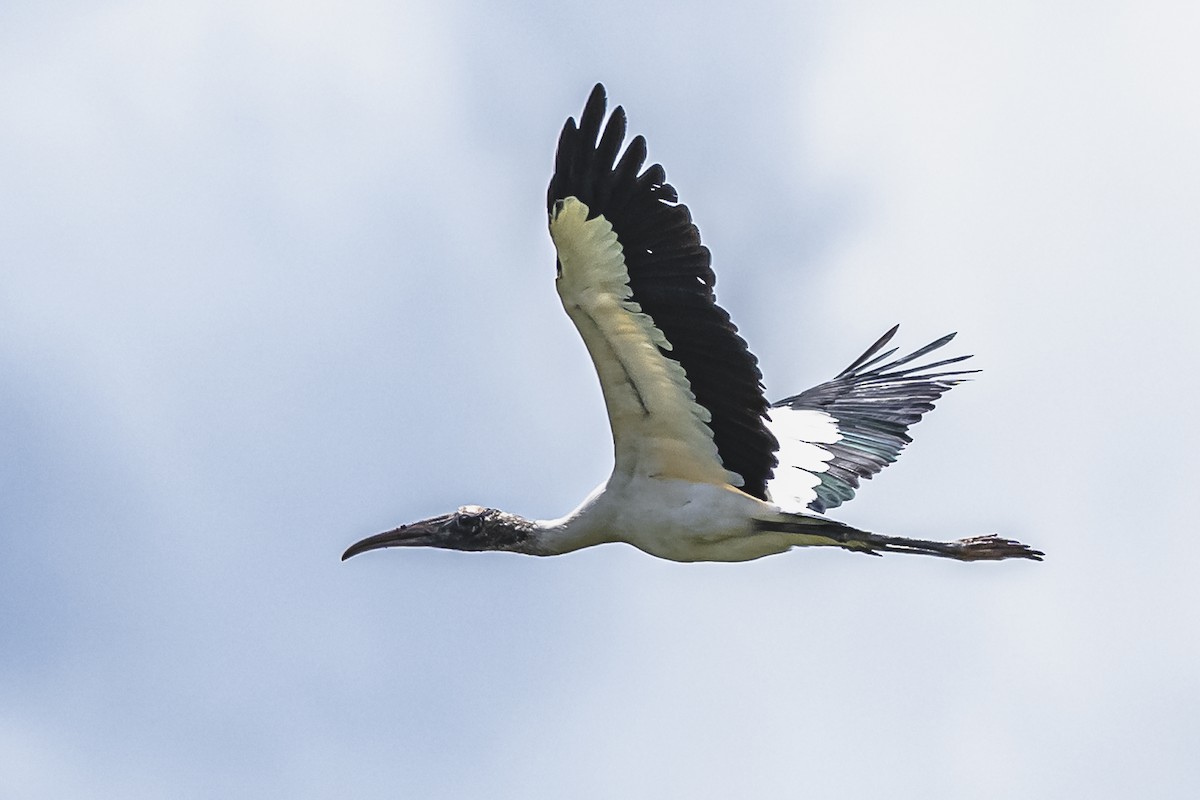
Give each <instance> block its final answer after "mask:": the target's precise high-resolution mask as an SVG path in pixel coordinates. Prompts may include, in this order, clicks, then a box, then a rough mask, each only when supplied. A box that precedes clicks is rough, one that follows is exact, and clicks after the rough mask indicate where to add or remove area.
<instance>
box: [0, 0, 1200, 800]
mask: <svg viewBox="0 0 1200 800" xmlns="http://www.w3.org/2000/svg"><path fill="white" fill-rule="evenodd" d="M1198 36H1200V11H1197V7H1195V6H1193V5H1190V4H1186V3H1168V2H1153V1H1151V2H1138V3H1133V2H1099V3H1086V4H1085V3H1069V2H1053V3H1033V2H1022V1H1021V0H1018V1H1017V2H1009V3H979V4H962V3H945V2H918V3H906V4H902V6H901V5H898V4H892V3H871V2H851V3H761V2H754V1H753V0H749V1H748V2H743V3H738V4H736V5H735V4H704V3H680V2H676V3H662V4H651V5H646V4H642V3H634V2H623V1H622V0H617V2H613V3H607V4H603V5H600V6H597V5H595V4H575V3H538V2H525V3H516V4H511V5H503V4H483V3H469V2H437V3H432V2H430V3H420V2H413V3H398V4H390V3H381V2H368V1H367V0H343V1H342V2H339V3H326V2H303V1H301V2H286V3H285V2H271V1H268V0H242V1H241V2H237V3H233V2H224V3H223V2H209V3H203V2H194V1H192V0H184V1H183V2H177V3H171V4H162V3H155V2H149V0H126V1H125V2H93V3H69V2H68V3H23V2H15V3H14V2H10V3H5V4H4V5H3V6H2V7H0V795H2V796H4V797H13V798H35V799H36V798H62V797H71V798H80V799H81V800H86V799H87V798H110V797H122V798H130V799H134V800H136V799H139V798H161V797H172V798H181V799H184V800H186V799H187V798H208V797H217V796H220V797H230V798H259V797H290V798H326V797H356V798H367V799H369V798H395V797H428V798H438V797H446V798H467V797H480V798H483V797H486V798H529V797H573V798H608V797H623V798H659V797H691V798H726V797H733V796H743V797H757V798H792V797H798V796H810V797H828V798H837V797H845V798H859V797H888V798H929V797H969V798H1012V797H1022V798H1061V797H1089V798H1127V797H1156V798H1176V797H1178V798H1191V797H1195V796H1197V795H1200V767H1198V766H1197V762H1196V758H1195V749H1196V743H1197V742H1198V741H1200V636H1197V635H1196V631H1197V630H1200V583H1198V582H1197V581H1196V580H1195V578H1194V576H1195V574H1196V571H1197V566H1200V564H1198V558H1197V554H1196V548H1195V546H1194V542H1193V540H1194V536H1195V530H1194V528H1195V517H1194V512H1193V510H1192V505H1193V504H1192V503H1191V500H1192V499H1193V497H1192V496H1191V495H1190V491H1192V490H1193V488H1192V487H1193V485H1194V482H1195V477H1196V475H1197V474H1200V463H1198V461H1200V459H1198V457H1197V453H1198V452H1200V426H1198V425H1197V423H1196V422H1195V414H1194V409H1193V398H1194V397H1195V396H1196V395H1197V394H1198V393H1200V378H1198V377H1197V372H1196V370H1195V368H1194V367H1195V364H1196V363H1197V360H1198V356H1200V353H1198V349H1200V348H1198V346H1197V338H1198V334H1200V322H1198V320H1197V316H1196V303H1197V298H1200V278H1198V277H1197V266H1198V265H1200V264H1198V258H1200V256H1198V254H1200V225H1197V223H1196V220H1197V218H1198V214H1200V148H1197V147H1196V143H1197V142H1198V141H1200V106H1198V105H1197V104H1196V102H1195V98H1196V97H1197V96H1198V94H1200V50H1197V48H1196V47H1195V41H1196V39H1197V37H1198ZM596 81H603V82H604V83H605V84H606V86H607V87H608V90H609V93H610V97H611V99H612V102H614V103H620V104H622V105H624V107H625V108H626V110H627V112H628V114H629V118H630V128H631V132H637V133H642V134H644V135H645V136H646V137H647V139H648V141H649V148H650V158H651V159H652V160H654V161H661V162H662V163H663V164H664V166H665V167H666V169H667V174H668V178H669V179H670V181H671V183H672V184H673V185H675V186H676V188H677V189H678V190H679V192H680V195H681V199H682V201H683V202H685V203H687V204H688V205H689V207H690V208H691V209H692V212H693V215H694V217H695V219H696V221H697V224H698V225H699V227H700V230H701V232H702V234H703V236H704V239H705V242H706V244H707V245H708V246H709V247H710V248H711V249H712V251H713V254H714V266H715V268H716V270H717V274H718V276H719V281H718V285H717V292H718V297H719V298H720V301H721V303H722V305H724V306H725V307H726V308H727V309H728V310H729V311H730V313H731V314H732V315H733V318H734V320H735V321H736V322H737V323H738V325H739V326H740V328H741V331H742V333H743V334H744V336H745V337H746V339H747V340H748V341H749V342H750V344H751V346H752V348H753V349H754V351H755V352H756V353H757V355H758V356H759V359H760V363H761V364H762V366H763V370H764V374H765V382H766V385H767V389H768V394H769V395H770V396H771V397H774V398H778V397H782V396H785V395H788V394H793V393H795V392H798V391H800V390H802V389H804V388H806V387H808V386H811V385H813V384H815V383H818V382H820V381H822V380H825V379H827V378H829V377H831V376H832V375H833V374H835V373H836V372H838V371H839V370H840V369H841V368H842V367H844V366H845V365H846V364H848V363H849V362H850V361H852V360H853V359H854V358H855V357H856V356H857V355H858V354H859V353H860V352H861V351H862V350H863V349H865V347H866V346H867V345H869V344H870V343H871V342H872V341H874V339H875V338H876V337H877V336H878V335H879V334H881V333H882V332H883V331H884V330H886V329H887V328H888V327H890V326H891V325H892V324H894V323H901V325H902V327H901V333H900V337H901V338H900V340H899V344H900V345H901V346H907V347H916V346H919V345H922V344H924V343H926V342H927V341H930V340H932V339H934V338H936V337H937V336H940V335H941V334H943V333H946V332H948V331H951V330H957V331H959V337H958V338H957V339H956V340H955V342H954V345H953V347H954V348H955V350H956V352H969V353H974V354H975V355H976V361H977V362H978V363H977V366H979V367H981V368H983V369H984V372H983V373H982V374H981V375H980V376H978V378H977V380H975V381H972V382H971V383H969V384H966V385H964V386H962V387H959V388H956V389H955V390H954V391H953V392H951V393H950V394H949V395H947V396H946V397H945V398H943V400H942V401H941V402H940V403H939V406H938V408H937V410H936V411H935V412H934V413H933V414H931V415H930V416H929V417H927V418H926V420H925V421H923V422H922V423H921V424H920V425H919V426H917V427H916V428H915V429H914V430H913V433H914V435H915V443H914V444H913V445H912V446H911V447H910V448H909V449H908V450H907V451H906V452H905V453H904V455H903V457H902V459H901V460H900V462H899V464H898V465H896V466H894V467H892V468H891V469H888V470H886V471H885V472H884V473H883V474H882V475H880V476H878V477H877V478H876V479H875V480H873V481H871V482H870V483H868V484H866V485H865V486H864V487H863V489H862V490H861V491H860V492H859V494H858V497H857V498H856V499H855V501H854V502H852V503H850V504H848V505H846V506H843V507H842V508H840V509H838V510H837V512H836V514H835V516H836V517H837V518H840V519H843V520H845V521H847V522H850V523H852V524H855V525H858V526H860V527H865V528H868V529H871V530H877V531H880V532H885V533H893V534H897V535H908V536H920V537H935V538H956V537H959V536H962V535H968V534H975V533H983V532H989V531H998V532H1000V533H1003V534H1005V535H1008V536H1012V537H1014V538H1019V539H1021V540H1023V541H1026V542H1028V543H1030V544H1033V545H1034V546H1036V547H1039V548H1040V549H1042V550H1045V551H1046V553H1047V558H1046V561H1045V562H1044V563H1041V564H1035V563H1027V562H1006V563H999V564H960V563H955V562H943V561H940V560H936V559H925V558H916V557H903V556H889V557H887V558H866V557H863V556H860V555H856V554H851V553H844V552H840V551H836V550H824V549H821V550H801V551H793V552H791V553H788V554H784V555H780V556H775V557H772V558H768V559H763V560H761V561H757V562H752V563H747V564H736V565H729V564H695V565H683V564H674V563H670V562H666V561H660V560H656V559H653V558H651V557H649V556H647V555H645V554H643V553H640V552H638V551H636V550H634V549H633V548H630V547H626V546H621V545H609V546H604V547H599V548H593V549H590V550H584V551H580V552H577V553H573V554H570V555H567V556H562V557H557V558H548V559H538V558H532V557H524V556H517V555H512V554H500V553H488V554H473V553H457V552H448V551H432V550H431V551H409V552H406V551H394V550H393V551H384V552H378V553H369V554H366V555H364V556H361V557H358V558H355V559H353V560H351V561H348V562H345V563H342V562H340V561H339V556H340V554H341V552H342V551H343V550H344V548H345V547H346V546H348V545H349V544H350V543H352V542H354V541H356V540H358V539H360V538H362V537H364V536H366V535H369V534H372V533H375V532H378V531H380V530H385V529H388V528H391V527H395V526H396V525H397V524H399V523H401V522H408V521H412V520H415V519H418V518H421V517H425V516H430V515H432V514H436V513H441V512H444V511H448V510H451V509H453V508H455V507H457V506H458V505H460V504H464V503H479V504H484V505H490V506H495V507H499V508H503V509H506V510H510V511H513V512H516V513H520V514H523V515H526V516H530V517H543V518H549V517H556V516H559V515H561V514H563V513H564V512H566V511H568V510H570V509H571V508H572V507H574V505H575V504H576V503H577V502H578V501H579V500H580V499H581V498H582V497H583V496H584V495H585V494H586V493H587V492H588V491H589V490H590V489H591V488H592V487H594V486H595V485H596V484H599V483H600V482H602V481H603V480H604V478H605V477H606V476H607V474H608V470H609V469H610V468H611V460H610V459H611V441H610V439H609V434H608V430H607V423H606V420H605V417H604V411H603V404H602V401H601V398H600V393H599V391H598V388H597V386H596V381H595V376H594V374H593V372H592V370H591V365H590V363H589V362H588V360H587V357H586V353H585V351H584V348H583V345H582V343H581V342H580V340H579V338H578V336H577V334H576V333H575V331H574V329H573V328H572V326H571V324H570V322H569V320H568V319H567V318H566V316H565V315H564V314H563V313H562V310H561V307H560V306H559V303H558V300H557V297H556V295H555V292H554V288H553V275H554V255H553V250H552V247H551V244H550V241H549V238H548V236H547V235H546V229H545V225H546V220H545V216H544V214H545V206H544V201H545V187H546V183H547V181H548V180H549V177H550V169H551V164H552V158H553V150H554V144H555V141H556V138H557V134H558V131H559V129H560V128H561V125H562V123H563V121H564V120H565V119H566V117H567V116H569V115H578V113H579V111H580V109H581V108H582V106H583V102H584V100H585V98H586V97H587V93H588V91H589V90H590V89H591V86H592V85H593V84H594V83H595V82H596Z"/></svg>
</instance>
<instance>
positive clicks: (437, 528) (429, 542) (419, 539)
mask: <svg viewBox="0 0 1200 800" xmlns="http://www.w3.org/2000/svg"><path fill="white" fill-rule="evenodd" d="M453 520H454V515H453V514H443V515H442V516H440V517H430V518H429V519H423V520H421V521H420V522H414V523H412V524H411V525H401V526H400V527H399V528H396V529H395V530H390V531H385V532H383V533H377V534H375V535H374V536H368V537H367V538H366V539H363V540H362V541H361V542H356V543H354V544H352V545H350V547H349V549H347V550H346V552H344V553H342V561H345V560H346V559H347V558H350V557H351V556H356V555H358V554H359V553H365V552H367V551H368V550H382V549H383V548H385V547H438V546H439V545H441V544H442V543H443V542H444V541H445V534H444V530H445V528H446V526H448V525H449V524H450V523H451V522H452V521H453Z"/></svg>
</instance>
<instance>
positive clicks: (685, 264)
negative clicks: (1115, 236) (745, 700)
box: [342, 84, 1043, 561]
mask: <svg viewBox="0 0 1200 800" xmlns="http://www.w3.org/2000/svg"><path fill="white" fill-rule="evenodd" d="M605 106H606V99H605V91H604V87H603V86H602V85H599V84H597V85H596V87H595V88H594V89H593V90H592V93H591V95H590V96H589V97H588V100H587V104H586V105H585V106H584V109H583V114H582V115H581V116H580V118H579V123H578V125H576V123H575V120H574V118H569V119H568V120H567V122H566V125H565V126H564V127H563V130H562V134H561V135H560V137H559V140H558V151H557V155H556V157H555V163H554V176H553V177H552V178H551V180H550V188H549V191H548V193H547V196H546V201H547V209H548V212H549V224H550V236H551V238H552V239H553V240H554V246H555V248H556V250H557V253H558V263H557V287H558V294H559V297H560V298H561V299H562V304H563V308H565V309H566V312H567V314H568V316H570V318H571V321H572V322H574V323H575V326H576V327H577V328H578V329H579V333H580V335H581V336H582V337H583V341H584V344H585V345H586V346H587V349H588V352H589V353H590V355H591V357H592V361H593V362H594V364H595V367H596V372H597V374H598V375H599V378H600V388H601V390H602V391H603V394H604V402H605V405H606V406H607V409H608V418H609V423H610V425H611V428H612V438H613V450H614V455H615V459H614V460H615V464H614V467H613V471H612V475H611V476H610V477H609V479H608V480H607V481H606V482H605V483H604V484H603V485H601V486H600V487H599V488H597V489H596V490H595V491H594V492H593V493H592V494H591V495H590V496H589V497H587V499H585V500H584V501H583V503H582V504H580V506H579V507H578V508H576V509H575V510H574V511H572V512H571V513H569V514H567V515H566V516H565V517H561V518H559V519H553V520H531V519H525V518H523V517H519V516H517V515H515V514H509V513H507V512H504V511H499V510H497V509H494V508H483V507H480V506H463V507H462V508H459V509H458V510H457V511H454V512H452V513H449V514H444V515H442V516H437V517H433V518H431V519H425V520H421V521H420V522H414V523H411V524H409V525H401V526H400V527H399V528H396V529H395V530H390V531H387V532H385V533H380V534H378V535H376V536H371V537H369V538H366V539H363V540H362V541H360V542H358V543H357V544H354V545H353V546H351V547H350V548H349V549H348V550H346V552H345V554H344V555H343V556H342V558H343V560H344V559H347V558H350V557H351V556H353V555H357V554H358V553H363V552H365V551H367V550H376V549H379V548H384V547H440V548H449V549H454V550H471V551H481V550H507V551H511V552H516V553H527V554H530V555H541V556H548V555H558V554H561V553H567V552H570V551H573V550H578V549H580V548H583V547H590V546H592V545H597V544H602V543H605V542H626V543H628V544H631V545H633V546H634V547H637V548H639V549H641V550H644V551H645V552H647V553H649V554H651V555H654V556H658V557H660V558H666V559H671V560H674V561H746V560H750V559H755V558H760V557H762V556H767V555H771V554H774V553H781V552H783V551H785V550H789V549H791V548H793V547H799V546H813V545H826V546H836V547H842V548H845V549H847V550H854V551H858V552H862V553H870V554H875V555H878V554H880V553H884V552H895V553H923V554H926V555H932V556H942V557H946V558H954V559H958V560H960V561H984V560H993V561H994V560H1000V559H1005V558H1027V559H1034V560H1041V558H1042V555H1043V553H1041V552H1039V551H1037V550H1034V549H1032V548H1030V547H1028V546H1026V545H1024V544H1021V543H1020V542H1017V541H1013V540H1011V539H1004V538H1001V537H999V536H995V535H986V536H974V537H970V538H965V539H959V540H957V541H953V542H939V541H928V540H924V539H909V538H902V537H898V536H884V535H880V534H876V533H869V532H867V531H863V530H858V529H856V528H853V527H851V526H849V525H845V524H843V523H841V522H836V521H834V520H832V519H829V518H828V517H826V516H824V512H825V511H827V510H829V509H832V508H835V507H837V506H839V505H841V504H842V503H844V502H845V501H847V500H849V499H851V498H852V497H853V496H854V492H855V490H856V489H857V488H858V486H859V481H861V480H863V479H866V478H870V477H872V476H874V475H875V474H876V473H877V472H879V471H880V470H881V469H883V468H884V467H885V466H887V465H888V464H890V463H891V462H893V461H894V460H895V459H896V457H897V456H898V455H899V453H900V450H901V449H902V448H903V447H904V446H905V445H906V444H907V443H908V442H909V441H911V440H910V438H909V436H908V433H907V430H908V427H909V426H910V425H912V424H913V423H915V422H917V421H918V420H920V418H921V415H922V414H924V413H925V412H926V411H929V410H930V409H931V408H932V407H933V403H934V401H935V400H937V399H938V398H939V397H941V395H942V393H944V392H945V391H947V390H948V389H949V388H950V387H951V386H953V385H955V384H956V383H959V382H960V381H961V380H962V379H963V376H964V375H966V374H967V373H969V372H975V371H977V370H963V369H952V370H949V371H946V370H943V369H942V368H944V367H947V366H950V365H953V364H957V363H959V362H961V361H963V360H964V359H966V358H969V356H958V357H955V358H947V359H944V360H941V361H936V362H933V363H925V364H923V365H917V364H916V363H915V362H917V361H918V359H921V358H922V357H924V356H926V355H928V354H929V353H931V352H933V351H935V350H937V349H939V348H941V347H942V346H943V345H945V344H946V343H947V342H949V341H950V340H951V339H952V338H953V336H954V334H950V335H948V336H944V337H942V338H941V339H938V340H937V341H935V342H933V343H931V344H929V345H926V346H925V347H922V348H920V349H919V350H917V351H915V352H913V353H910V354H908V355H906V356H903V357H901V358H895V359H893V360H890V361H889V360H888V359H891V358H892V356H893V355H894V354H895V353H896V349H895V348H893V349H889V350H886V351H885V350H884V348H886V347H887V345H888V343H889V342H890V341H891V339H892V337H893V335H895V333H896V328H892V329H891V330H889V331H888V332H887V333H885V334H884V335H883V336H882V337H880V339H879V340H878V341H877V342H875V343H874V344H873V345H871V346H870V347H869V348H867V351H866V352H865V353H863V354H862V355H861V356H859V357H858V358H857V359H855V361H854V363H852V364H851V365H850V366H849V367H847V368H846V369H845V370H843V371H842V372H841V373H840V374H838V375H837V376H836V377H835V378H833V379H832V380H830V381H826V382H825V383H822V384H820V385H819V386H816V387H814V388H812V389H809V390H808V391H805V392H801V393H800V394H797V395H793V396H791V397H786V398H784V399H783V400H780V401H779V402H777V403H774V404H771V405H768V403H767V401H766V399H765V398H764V395H763V385H762V382H761V381H762V374H761V373H760V372H759V369H758V360H757V359H756V358H755V357H754V355H753V354H752V353H751V352H750V351H749V350H748V349H747V347H746V343H745V341H743V340H742V338H741V337H740V336H739V335H738V332H737V328H736V327H735V326H734V324H733V323H732V322H731V321H730V319H729V315H728V314H727V313H726V312H725V310H724V309H722V308H721V307H720V306H718V305H717V303H716V298H715V296H714V294H713V285H714V283H715V282H716V278H715V276H714V274H713V270H712V267H711V258H710V255H709V251H708V249H707V248H706V247H704V246H703V245H702V244H701V243H700V234H699V231H698V230H697V229H696V226H695V225H694V224H692V216H691V214H690V213H689V212H688V209H687V207H686V206H684V205H682V204H681V203H679V202H678V196H677V194H676V192H675V189H674V188H672V187H671V186H670V184H668V183H667V182H666V174H665V172H664V171H663V168H662V167H661V166H660V165H658V164H654V165H652V166H650V167H649V168H647V169H643V165H644V163H645V160H646V141H645V139H644V138H642V137H641V136H635V137H634V138H633V140H632V141H630V142H629V145H628V147H626V148H625V149H624V152H623V153H622V152H621V147H622V144H623V141H624V139H625V112H624V110H623V109H622V108H621V107H620V106H617V107H616V108H615V109H614V110H613V112H612V114H611V115H610V116H609V117H608V121H607V124H604V125H603V126H602V122H604V116H605ZM618 155H619V157H618ZM939 370H940V371H939ZM781 463H782V467H781V468H780V469H779V470H777V468H778V467H780V465H781Z"/></svg>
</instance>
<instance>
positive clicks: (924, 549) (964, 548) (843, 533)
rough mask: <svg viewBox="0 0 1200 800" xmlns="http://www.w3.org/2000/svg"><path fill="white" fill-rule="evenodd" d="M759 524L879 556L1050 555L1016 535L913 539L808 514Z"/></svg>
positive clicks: (970, 558)
mask: <svg viewBox="0 0 1200 800" xmlns="http://www.w3.org/2000/svg"><path fill="white" fill-rule="evenodd" d="M755 525H756V527H757V529H758V530H760V531H770V532H774V533H791V534H797V535H798V536H800V537H803V538H804V540H805V541H801V542H798V544H800V545H820V544H826V545H830V546H835V547H843V548H845V549H847V550H854V551H856V552H859V553H866V554H868V555H875V556H878V555H883V554H884V553H916V554H918V555H927V556H938V557H939V558H953V559H955V560H956V561H1002V560H1004V559H1006V558H1027V559H1029V560H1031V561H1041V560H1042V558H1043V557H1044V556H1045V555H1046V554H1045V553H1043V552H1042V551H1041V550H1034V549H1033V548H1032V547H1030V546H1029V545H1026V544H1022V543H1021V542H1018V541H1017V540H1015V539H1005V538H1002V537H1000V536H997V535H995V534H986V535H983V536H969V537H967V538H964V539H957V540H955V541H953V542H938V541H933V540H929V539H909V538H906V537H903V536H884V535H883V534H878V533H871V532H870V531H863V530H859V529H858V528H854V527H851V526H850V525H846V524H845V523H841V522H837V521H836V520H831V519H826V518H824V517H813V516H808V515H804V514H781V515H780V516H779V517H777V518H773V519H761V520H756V522H755Z"/></svg>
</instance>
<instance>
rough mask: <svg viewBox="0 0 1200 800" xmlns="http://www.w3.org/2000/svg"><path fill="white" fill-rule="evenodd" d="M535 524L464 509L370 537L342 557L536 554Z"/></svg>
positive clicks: (492, 512) (473, 508)
mask: <svg viewBox="0 0 1200 800" xmlns="http://www.w3.org/2000/svg"><path fill="white" fill-rule="evenodd" d="M535 527H536V526H535V525H534V523H532V522H530V521H529V520H527V519H525V518H524V517H518V516H517V515H516V514H509V513H507V512H504V511H500V510H499V509H495V508H483V507H482V506H463V507H462V508H460V509H458V510H457V511H454V512H452V513H450V514H442V515H441V516H438V517H430V518H429V519H423V520H421V521H420V522H413V523H410V524H408V525H401V526H400V527H399V528H396V529H395V530H390V531H385V532H384V533H378V534H376V535H374V536H368V537H367V538H366V539H363V540H362V541H361V542H357V543H356V544H353V545H351V546H350V548H349V549H348V550H346V552H345V553H343V554H342V560H343V561H345V560H346V559H347V558H350V557H351V556H356V555H358V554H359V553H365V552H366V551H368V550H380V549H382V548H384V547H440V548H443V549H446V550H470V551H483V550H507V551H510V552H515V553H531V552H533V549H534V548H533V534H534V530H535Z"/></svg>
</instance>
